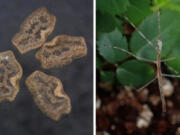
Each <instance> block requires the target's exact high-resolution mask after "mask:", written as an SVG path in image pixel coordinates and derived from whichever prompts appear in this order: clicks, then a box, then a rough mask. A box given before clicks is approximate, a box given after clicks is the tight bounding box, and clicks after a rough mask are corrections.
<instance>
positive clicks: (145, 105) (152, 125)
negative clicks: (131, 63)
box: [96, 80, 180, 135]
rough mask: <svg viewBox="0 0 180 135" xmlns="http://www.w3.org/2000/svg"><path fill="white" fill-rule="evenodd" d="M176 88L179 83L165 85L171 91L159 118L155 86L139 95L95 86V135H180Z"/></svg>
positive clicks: (115, 87) (179, 96) (125, 89)
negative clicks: (165, 109)
mask: <svg viewBox="0 0 180 135" xmlns="http://www.w3.org/2000/svg"><path fill="white" fill-rule="evenodd" d="M179 85H180V83H179V82H178V80H170V83H169V81H168V84H167V83H166V84H164V86H165V89H166V88H167V89H169V90H170V91H169V92H167V91H166V103H167V112H166V113H165V114H162V107H161V100H160V97H159V89H158V85H157V82H154V83H152V84H151V85H149V86H148V87H147V88H146V89H144V90H142V91H141V92H137V91H136V90H135V89H132V88H128V87H122V86H120V85H117V84H116V85H113V84H111V83H97V99H96V100H97V105H96V111H97V112H96V113H97V121H96V123H97V135H180V128H178V127H180V108H179V107H180V105H179V102H180V92H179V91H180V87H179ZM171 90H172V91H171Z"/></svg>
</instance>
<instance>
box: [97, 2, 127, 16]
mask: <svg viewBox="0 0 180 135" xmlns="http://www.w3.org/2000/svg"><path fill="white" fill-rule="evenodd" d="M96 5H97V9H98V10H100V11H101V12H102V13H109V14H112V15H120V14H122V13H123V12H124V11H126V9H127V6H128V5H129V1H128V0H97V1H96Z"/></svg>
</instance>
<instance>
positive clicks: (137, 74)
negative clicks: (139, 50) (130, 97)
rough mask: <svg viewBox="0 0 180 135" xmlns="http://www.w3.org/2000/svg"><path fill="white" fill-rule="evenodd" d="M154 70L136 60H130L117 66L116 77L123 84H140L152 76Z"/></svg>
mask: <svg viewBox="0 0 180 135" xmlns="http://www.w3.org/2000/svg"><path fill="white" fill-rule="evenodd" d="M154 76H155V74H154V70H153V68H151V67H150V66H149V65H147V64H145V63H142V62H139V61H137V60H130V61H127V62H126V63H123V64H122V65H120V66H119V67H118V68H117V78H118V80H119V82H120V83H121V84H123V85H128V86H134V87H136V86H141V85H144V84H146V83H148V82H149V81H151V80H152V79H153V78H154Z"/></svg>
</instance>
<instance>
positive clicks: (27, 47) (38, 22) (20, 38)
mask: <svg viewBox="0 0 180 135" xmlns="http://www.w3.org/2000/svg"><path fill="white" fill-rule="evenodd" d="M55 23H56V17H55V16H54V15H52V14H50V13H48V11H47V9H46V8H45V7H42V8H39V9H37V10H36V11H34V12H33V13H31V14H30V15H28V17H27V18H26V19H25V20H24V22H23V23H22V24H21V26H20V30H19V32H18V33H17V34H16V35H15V36H14V37H13V39H12V43H13V44H14V46H15V47H16V48H17V49H18V50H19V52H20V53H21V54H24V53H26V52H28V51H31V50H33V49H36V48H39V47H40V46H42V45H43V43H44V42H45V41H46V39H47V37H48V36H49V35H50V34H51V33H52V32H53V30H54V26H55Z"/></svg>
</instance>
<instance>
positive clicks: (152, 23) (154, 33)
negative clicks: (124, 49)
mask: <svg viewBox="0 0 180 135" xmlns="http://www.w3.org/2000/svg"><path fill="white" fill-rule="evenodd" d="M139 29H140V31H141V32H142V33H144V35H145V36H146V37H147V38H148V39H149V40H150V41H151V42H152V43H153V44H154V46H155V45H156V40H157V39H158V23H157V14H156V13H154V14H152V15H151V16H149V17H147V18H146V19H145V20H144V21H143V22H142V24H141V25H140V26H139ZM161 34H162V40H163V48H162V57H165V56H167V54H168V53H169V52H170V51H171V50H172V48H173V47H174V46H175V45H176V41H177V40H178V38H179V35H180V15H179V14H178V13H177V12H170V11H167V12H164V13H163V14H162V16H161ZM130 48H131V50H132V52H133V53H134V54H136V55H137V56H140V57H143V58H147V59H151V60H152V59H153V60H155V59H156V55H157V52H156V51H155V49H154V48H152V47H151V46H150V45H149V44H148V43H147V41H145V40H144V39H143V38H142V37H141V36H140V35H139V34H138V33H137V32H134V33H133V35H132V38H131V42H130Z"/></svg>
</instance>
